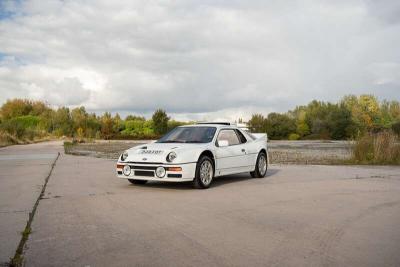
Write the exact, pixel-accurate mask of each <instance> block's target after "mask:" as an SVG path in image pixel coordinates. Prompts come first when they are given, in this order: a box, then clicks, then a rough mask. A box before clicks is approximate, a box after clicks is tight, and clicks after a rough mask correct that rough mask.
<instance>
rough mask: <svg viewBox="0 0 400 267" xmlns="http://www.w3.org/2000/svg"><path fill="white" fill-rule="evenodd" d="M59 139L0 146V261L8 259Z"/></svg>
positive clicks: (56, 150) (14, 248) (23, 227)
mask: <svg viewBox="0 0 400 267" xmlns="http://www.w3.org/2000/svg"><path fill="white" fill-rule="evenodd" d="M61 144H62V143H61V142H46V143H40V144H32V145H24V146H9V147H5V148H0V241H1V242H0V264H3V265H4V264H5V263H7V262H9V260H10V258H11V257H13V256H14V254H15V250H16V248H17V246H18V243H19V241H20V240H21V232H22V231H23V230H24V229H25V226H26V222H27V220H28V218H29V213H30V212H31V211H32V207H33V205H34V203H35V202H36V200H37V198H38V196H39V194H40V191H41V188H42V186H43V184H44V182H45V178H46V177H47V175H48V174H49V171H50V167H51V165H52V163H53V162H54V160H55V158H56V157H57V153H58V152H59V151H61V149H62V147H61Z"/></svg>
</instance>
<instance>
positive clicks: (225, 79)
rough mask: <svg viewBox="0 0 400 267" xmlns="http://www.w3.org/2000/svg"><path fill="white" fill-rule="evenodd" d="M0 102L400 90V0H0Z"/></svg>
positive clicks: (257, 97) (168, 102) (263, 105)
mask: <svg viewBox="0 0 400 267" xmlns="http://www.w3.org/2000/svg"><path fill="white" fill-rule="evenodd" d="M0 3H1V4H0V103H3V102H4V101H6V100H7V99H10V98H15V97H20V98H26V97H28V98H32V99H41V100H45V101H47V102H48V103H49V104H51V105H54V106H60V105H67V106H70V107H74V106H77V105H85V106H86V107H87V109H88V110H90V111H95V112H102V111H105V110H109V111H113V112H117V111H118V112H120V113H122V114H127V113H128V112H129V113H136V114H145V115H148V114H151V113H152V112H153V111H154V109H155V108H158V107H161V108H164V109H166V110H167V112H168V113H169V114H171V115H172V116H173V117H174V118H177V119H219V118H226V119H237V118H238V117H244V118H245V119H246V118H248V117H249V116H250V115H251V114H252V113H254V112H261V113H265V114H266V113H268V112H270V111H286V110H287V109H290V108H293V107H294V106H296V105H299V104H305V103H308V102H309V101H310V100H312V99H319V100H329V101H337V100H338V99H340V97H341V96H343V95H345V94H350V93H352V94H362V93H372V94H375V95H376V96H378V97H379V98H381V99H383V98H386V99H396V100H400V1H398V0H379V1H378V0H370V1H368V0H364V1H362V0H357V1H356V0H335V1H323V0H320V1H317V0H302V1H295V0H288V1H282V0H271V1H261V0H260V1H258V0H256V1H234V0H226V1H222V0H220V1H218V0H213V1H208V0H202V1H167V0H164V1H149V0H144V1H132V0H125V1H109V0H101V1H100V0H96V1H94V0H93V1H90V0H63V1H56V0H51V1H50V0H32V1H31V0H26V1H23V0H19V1H18V0H14V1H7V0H0Z"/></svg>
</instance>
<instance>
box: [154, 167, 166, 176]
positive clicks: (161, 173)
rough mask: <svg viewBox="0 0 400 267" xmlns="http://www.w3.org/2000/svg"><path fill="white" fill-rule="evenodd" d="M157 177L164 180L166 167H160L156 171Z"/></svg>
mask: <svg viewBox="0 0 400 267" xmlns="http://www.w3.org/2000/svg"><path fill="white" fill-rule="evenodd" d="M156 175H157V177H158V178H163V177H164V176H165V169H164V167H158V168H157V169H156Z"/></svg>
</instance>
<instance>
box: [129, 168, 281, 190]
mask: <svg viewBox="0 0 400 267" xmlns="http://www.w3.org/2000/svg"><path fill="white" fill-rule="evenodd" d="M279 171H280V170H279V169H269V170H268V172H267V175H266V176H265V178H253V177H251V175H250V173H247V172H245V173H238V174H232V175H225V176H219V177H215V178H214V180H213V182H212V184H211V187H210V188H214V187H219V186H221V185H225V184H231V183H237V184H240V183H241V182H245V181H247V180H252V179H268V177H271V176H273V175H275V174H276V173H278V172H279ZM131 186H135V187H143V188H159V189H161V188H163V189H175V190H189V189H193V186H192V182H183V183H174V182H158V181H151V182H148V183H147V184H144V185H131Z"/></svg>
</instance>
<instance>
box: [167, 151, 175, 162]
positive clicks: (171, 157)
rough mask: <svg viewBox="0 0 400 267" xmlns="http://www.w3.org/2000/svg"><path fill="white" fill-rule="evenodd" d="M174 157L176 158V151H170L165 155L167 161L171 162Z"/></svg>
mask: <svg viewBox="0 0 400 267" xmlns="http://www.w3.org/2000/svg"><path fill="white" fill-rule="evenodd" d="M174 159H176V153H175V152H173V151H172V152H170V153H169V154H168V155H167V161H168V162H172V161H174Z"/></svg>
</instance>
